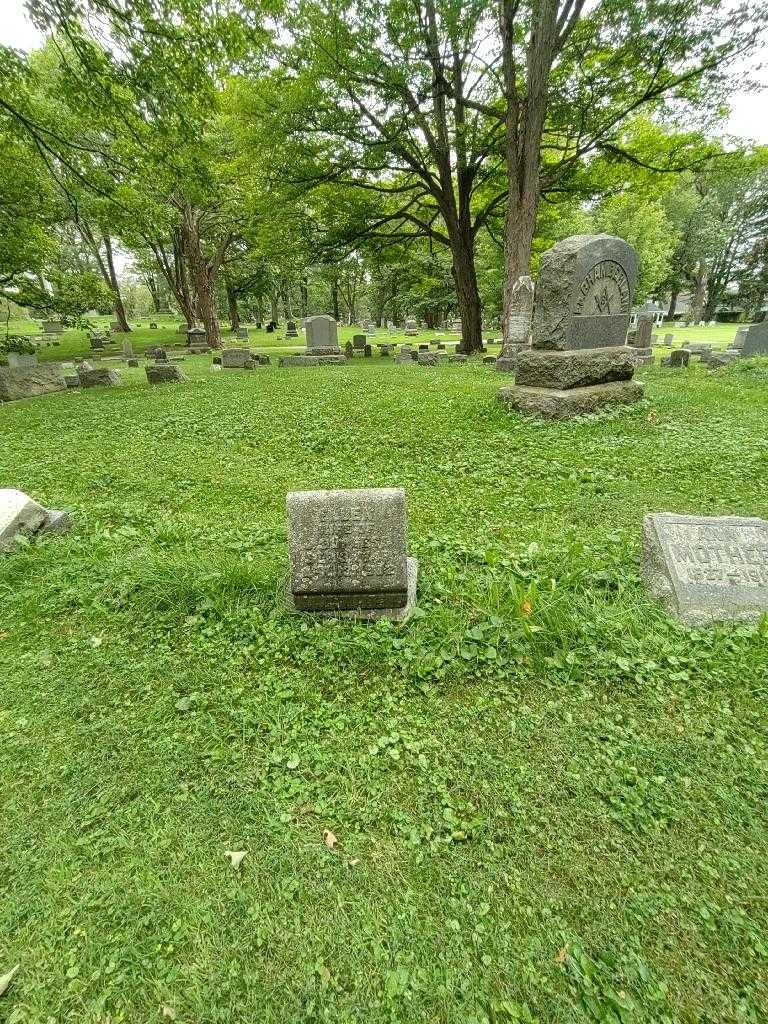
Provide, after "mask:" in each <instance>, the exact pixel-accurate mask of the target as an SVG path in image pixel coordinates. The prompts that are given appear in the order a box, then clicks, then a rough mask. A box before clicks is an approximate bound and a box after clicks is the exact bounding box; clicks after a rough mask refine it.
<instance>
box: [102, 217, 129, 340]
mask: <svg viewBox="0 0 768 1024" xmlns="http://www.w3.org/2000/svg"><path fill="white" fill-rule="evenodd" d="M104 252H105V254H106V257H107V273H108V279H107V283H108V284H109V285H110V287H111V289H112V292H113V294H114V296H115V319H116V320H117V322H118V323H119V324H120V330H121V331H123V332H127V331H130V329H131V328H130V327H129V326H128V317H127V316H126V315H125V306H124V305H123V297H122V295H121V294H120V285H119V284H118V281H117V274H116V273H115V258H114V254H113V252H112V239H111V238H110V237H109V235H104Z"/></svg>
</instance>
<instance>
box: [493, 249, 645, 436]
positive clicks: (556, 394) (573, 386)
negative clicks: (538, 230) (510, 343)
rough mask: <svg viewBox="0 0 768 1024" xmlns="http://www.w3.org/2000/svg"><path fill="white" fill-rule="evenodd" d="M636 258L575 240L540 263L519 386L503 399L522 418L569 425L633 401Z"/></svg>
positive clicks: (636, 389) (638, 388)
mask: <svg viewBox="0 0 768 1024" xmlns="http://www.w3.org/2000/svg"><path fill="white" fill-rule="evenodd" d="M636 278H637V254H636V253H635V250H634V249H633V248H632V246H631V245H628V244H627V243H626V242H625V241H623V240H622V239H621V238H616V237H615V236H613V235H573V236H571V237H570V238H566V239H564V240H563V241H562V242H558V243H557V245H555V246H553V248H551V249H550V250H549V251H548V252H546V253H545V254H544V256H543V257H542V260H541V271H540V274H539V280H538V283H537V285H536V293H535V303H534V310H533V322H532V327H531V333H532V337H533V345H532V348H531V349H530V350H528V351H522V352H520V353H519V355H518V362H517V372H516V374H515V385H514V387H504V388H501V390H500V391H499V398H501V399H502V401H504V402H507V403H508V404H509V405H511V406H512V407H513V408H517V409H520V411H521V412H525V413H531V414H536V415H539V416H546V417H550V418H553V419H570V418H572V417H574V416H581V415H583V414H584V413H588V412H593V411H594V410H595V409H597V408H599V407H600V406H602V405H606V404H608V403H614V402H615V403H622V404H626V403H629V402H636V401H637V400H638V399H639V398H641V397H642V394H643V386H642V384H639V383H637V382H636V381H633V380H632V376H633V374H634V370H635V360H634V353H633V352H632V351H631V350H630V349H628V348H627V346H626V338H627V328H628V327H629V318H630V311H631V309H632V294H633V292H634V288H635V280H636Z"/></svg>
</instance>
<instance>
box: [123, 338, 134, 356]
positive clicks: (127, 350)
mask: <svg viewBox="0 0 768 1024" xmlns="http://www.w3.org/2000/svg"><path fill="white" fill-rule="evenodd" d="M123 357H124V358H125V359H133V345H132V344H131V343H130V341H128V339H126V340H125V341H124V342H123Z"/></svg>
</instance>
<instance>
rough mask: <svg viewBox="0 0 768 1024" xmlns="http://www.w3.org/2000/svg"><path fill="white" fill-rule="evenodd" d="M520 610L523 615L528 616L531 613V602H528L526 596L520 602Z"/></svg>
mask: <svg viewBox="0 0 768 1024" xmlns="http://www.w3.org/2000/svg"><path fill="white" fill-rule="evenodd" d="M520 611H521V612H522V613H523V615H525V616H528V615H530V614H531V612H532V611H533V605H532V604H531V602H530V601H529V600H528V598H527V597H526V599H525V600H524V601H523V603H522V604H521V605H520Z"/></svg>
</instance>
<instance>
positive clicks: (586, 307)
mask: <svg viewBox="0 0 768 1024" xmlns="http://www.w3.org/2000/svg"><path fill="white" fill-rule="evenodd" d="M630 302H631V299H630V289H629V281H628V280H627V275H626V273H625V272H624V268H623V267H622V266H620V265H619V264H618V263H614V261H613V260H603V261H602V262H600V263H598V264H596V265H595V266H594V267H593V268H592V269H591V270H590V272H589V273H588V274H587V276H586V277H585V278H584V280H583V281H582V282H581V286H580V288H579V292H578V297H577V299H576V304H575V307H574V313H575V315H576V316H615V315H616V314H617V313H624V314H626V313H629V311H630Z"/></svg>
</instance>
